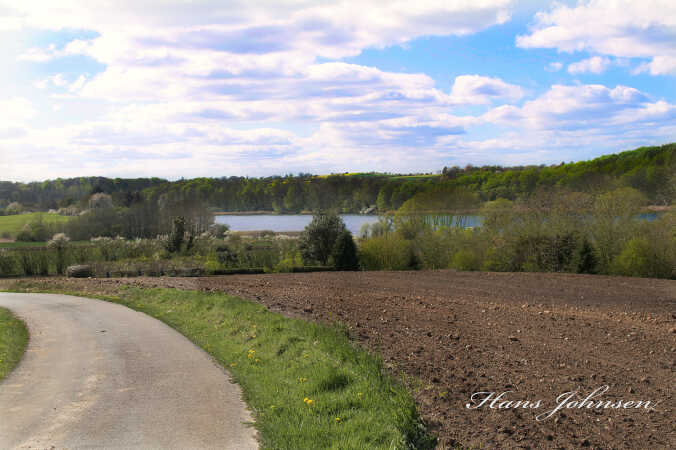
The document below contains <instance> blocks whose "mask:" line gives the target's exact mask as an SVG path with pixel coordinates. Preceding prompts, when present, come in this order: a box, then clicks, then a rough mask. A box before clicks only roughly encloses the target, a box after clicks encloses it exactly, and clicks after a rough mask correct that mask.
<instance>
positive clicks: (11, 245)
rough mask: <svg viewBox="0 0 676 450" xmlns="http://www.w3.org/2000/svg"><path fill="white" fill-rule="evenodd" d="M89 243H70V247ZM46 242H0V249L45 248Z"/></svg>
mask: <svg viewBox="0 0 676 450" xmlns="http://www.w3.org/2000/svg"><path fill="white" fill-rule="evenodd" d="M89 243H90V242H89V241H71V245H88V244H89ZM46 246H47V242H18V241H17V242H0V248H26V247H46Z"/></svg>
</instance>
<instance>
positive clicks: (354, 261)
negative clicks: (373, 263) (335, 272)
mask: <svg viewBox="0 0 676 450" xmlns="http://www.w3.org/2000/svg"><path fill="white" fill-rule="evenodd" d="M331 259H332V260H333V265H334V267H336V268H338V269H343V270H357V269H358V268H359V257H358V256H357V246H356V245H355V243H354V239H353V238H352V233H350V232H349V231H348V230H343V232H342V233H340V234H339V235H338V238H337V239H336V242H335V244H334V246H333V251H332V252H331Z"/></svg>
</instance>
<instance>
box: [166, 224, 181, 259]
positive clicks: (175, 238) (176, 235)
mask: <svg viewBox="0 0 676 450" xmlns="http://www.w3.org/2000/svg"><path fill="white" fill-rule="evenodd" d="M184 238H185V218H183V217H176V218H174V224H173V226H172V228H171V233H170V234H169V239H168V240H167V251H168V252H169V253H178V252H180V251H181V246H182V245H183V240H184Z"/></svg>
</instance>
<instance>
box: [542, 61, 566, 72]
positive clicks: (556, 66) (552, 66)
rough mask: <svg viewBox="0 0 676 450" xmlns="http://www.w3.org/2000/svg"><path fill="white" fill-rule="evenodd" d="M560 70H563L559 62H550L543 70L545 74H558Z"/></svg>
mask: <svg viewBox="0 0 676 450" xmlns="http://www.w3.org/2000/svg"><path fill="white" fill-rule="evenodd" d="M561 69H563V63H560V62H550V63H549V64H547V66H546V67H545V70H546V71H547V72H558V71H559V70H561Z"/></svg>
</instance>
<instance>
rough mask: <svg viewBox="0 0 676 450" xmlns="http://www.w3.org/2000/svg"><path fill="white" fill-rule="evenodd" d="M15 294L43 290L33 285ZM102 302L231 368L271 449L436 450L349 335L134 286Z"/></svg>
mask: <svg viewBox="0 0 676 450" xmlns="http://www.w3.org/2000/svg"><path fill="white" fill-rule="evenodd" d="M13 289H15V290H23V291H26V290H35V289H37V290H41V288H40V285H39V284H37V283H36V282H32V281H25V282H22V283H17V284H15V285H14V287H13ZM70 293H71V294H74V295H87V296H91V293H83V292H70ZM97 298H101V299H104V300H108V301H112V302H116V303H120V304H123V305H125V306H128V307H130V308H133V309H136V310H138V311H142V312H144V313H146V314H149V315H151V316H153V317H155V318H157V319H160V320H162V321H163V322H165V323H167V324H168V325H170V326H171V327H173V328H175V329H176V330H178V331H179V332H180V333H182V334H183V335H185V336H186V337H188V338H189V339H190V340H192V341H193V342H194V343H195V344H197V345H198V346H200V347H202V348H203V349H205V350H206V351H207V352H209V353H210V354H211V355H212V356H213V357H214V358H215V359H216V360H217V361H218V362H219V363H220V364H221V365H223V366H224V367H226V368H227V369H228V370H229V371H230V372H231V373H232V375H233V378H234V380H235V382H237V383H238V384H239V385H240V386H241V387H242V390H243V392H244V397H245V400H246V402H247V403H248V405H249V406H250V407H251V409H252V411H253V413H254V416H255V420H256V427H257V429H258V430H259V432H260V437H261V444H262V446H263V448H269V449H273V448H274V449H300V448H302V449H314V448H330V449H364V448H369V449H371V448H373V449H378V448H380V449H392V448H432V447H433V446H434V440H433V439H432V438H430V436H429V435H428V434H427V433H426V432H425V430H424V427H423V426H422V424H421V422H420V420H419V417H418V413H417V410H416V407H415V403H414V401H413V399H412V398H411V397H410V395H409V394H408V392H407V391H406V389H405V388H404V387H403V386H402V385H401V384H400V383H399V382H397V381H396V380H394V379H393V378H392V377H391V376H389V375H387V374H385V373H384V369H383V366H382V363H381V361H380V360H379V359H378V358H376V357H374V356H372V355H370V354H369V353H367V352H365V351H363V350H360V349H357V348H356V347H355V346H353V345H352V342H351V341H350V339H349V338H348V336H347V333H346V330H344V329H341V328H338V327H329V326H324V325H318V324H315V323H311V322H306V321H302V320H297V319H289V318H286V317H284V316H282V315H281V314H277V313H273V312H270V311H268V310H267V309H266V308H265V307H264V306H262V305H260V304H257V303H253V302H250V301H246V300H243V299H240V298H237V297H232V296H228V295H225V294H222V293H203V292H195V291H180V290H174V289H139V288H132V287H126V288H121V289H120V291H119V294H118V295H117V296H115V297H111V296H97ZM309 400H311V402H309Z"/></svg>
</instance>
